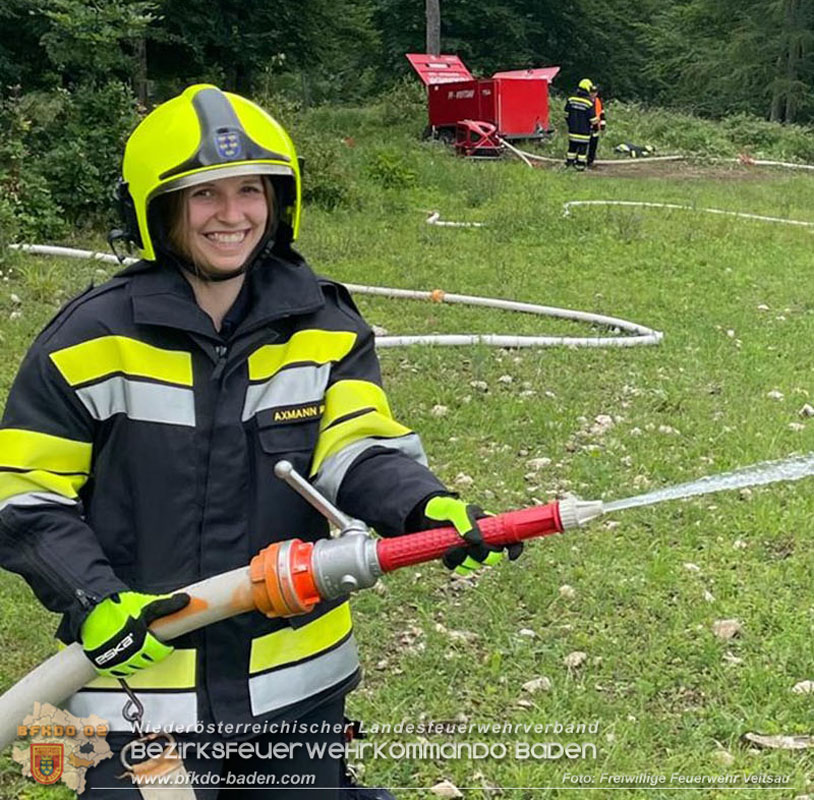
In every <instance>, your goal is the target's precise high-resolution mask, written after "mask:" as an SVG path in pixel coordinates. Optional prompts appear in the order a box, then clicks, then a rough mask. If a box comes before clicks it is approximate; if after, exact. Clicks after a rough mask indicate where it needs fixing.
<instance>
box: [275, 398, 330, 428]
mask: <svg viewBox="0 0 814 800" xmlns="http://www.w3.org/2000/svg"><path fill="white" fill-rule="evenodd" d="M270 411H271V424H272V425H286V424H288V423H290V422H302V421H303V420H308V419H317V418H319V417H321V416H322V413H323V412H324V411H325V403H322V402H319V403H304V404H301V405H297V406H278V407H277V408H272V409H270Z"/></svg>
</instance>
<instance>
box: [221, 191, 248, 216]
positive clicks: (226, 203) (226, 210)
mask: <svg viewBox="0 0 814 800" xmlns="http://www.w3.org/2000/svg"><path fill="white" fill-rule="evenodd" d="M218 216H219V217H220V219H222V220H223V221H224V222H240V221H241V220H242V219H243V211H242V209H241V205H240V197H239V196H238V195H225V196H224V197H222V198H221V202H220V208H219V209H218Z"/></svg>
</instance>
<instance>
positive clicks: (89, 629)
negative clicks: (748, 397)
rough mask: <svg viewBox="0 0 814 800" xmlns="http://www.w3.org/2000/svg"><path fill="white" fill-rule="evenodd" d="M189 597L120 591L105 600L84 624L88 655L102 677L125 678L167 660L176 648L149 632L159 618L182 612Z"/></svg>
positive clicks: (84, 639)
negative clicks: (149, 626) (148, 628)
mask: <svg viewBox="0 0 814 800" xmlns="http://www.w3.org/2000/svg"><path fill="white" fill-rule="evenodd" d="M189 599H190V598H189V595H188V594H186V593H184V592H177V593H176V594H172V595H166V594H139V593H138V592H120V593H119V594H112V595H110V597H106V598H105V599H104V600H102V601H101V602H100V603H99V605H97V606H96V607H95V608H94V609H93V610H92V611H91V612H90V614H88V616H87V618H86V619H85V621H84V622H83V623H82V629H81V637H82V646H83V648H84V649H85V655H86V656H87V657H88V658H89V659H90V660H91V663H92V664H93V666H94V667H95V668H96V671H97V672H98V673H99V674H100V675H104V676H105V677H107V678H126V677H127V676H128V675H133V674H134V673H135V672H136V671H137V670H140V669H144V667H149V666H151V665H152V664H156V663H158V662H159V661H161V660H162V659H164V658H166V657H167V656H168V655H169V654H170V653H171V652H172V651H173V648H172V647H170V646H169V645H167V644H164V642H162V641H161V640H160V639H159V638H158V637H157V636H155V635H154V634H152V633H150V631H149V630H147V627H148V625H149V624H150V623H151V622H152V621H153V620H156V619H158V618H159V617H165V616H167V614H173V613H175V612H176V611H180V610H181V609H182V608H184V607H185V606H186V605H188V604H189Z"/></svg>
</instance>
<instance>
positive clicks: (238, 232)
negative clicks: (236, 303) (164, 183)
mask: <svg viewBox="0 0 814 800" xmlns="http://www.w3.org/2000/svg"><path fill="white" fill-rule="evenodd" d="M184 200H185V204H184V205H185V211H186V222H187V225H186V237H185V239H186V241H185V242H184V244H185V245H186V247H185V249H186V251H187V252H186V255H188V256H189V257H190V258H191V260H192V261H193V263H194V264H196V265H197V266H198V267H199V268H203V269H204V270H206V271H209V272H210V273H212V274H213V275H217V274H219V273H229V272H233V271H234V270H236V269H240V267H242V266H243V265H244V263H245V262H246V259H247V258H248V257H249V255H250V254H251V253H252V251H253V250H254V249H255V247H257V245H258V243H259V242H260V240H261V239H262V238H263V234H264V233H265V232H266V226H267V224H268V219H269V214H270V212H271V209H270V208H269V200H268V199H267V195H266V190H265V187H264V185H263V179H262V178H261V177H260V176H259V175H246V176H241V177H232V178H221V179H220V180H215V181H211V182H210V183H202V184H198V185H197V186H193V187H191V188H189V189H187V190H185V197H184Z"/></svg>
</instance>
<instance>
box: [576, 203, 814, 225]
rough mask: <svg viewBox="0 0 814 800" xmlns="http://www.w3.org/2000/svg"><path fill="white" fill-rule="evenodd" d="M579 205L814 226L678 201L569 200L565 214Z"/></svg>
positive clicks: (795, 220)
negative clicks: (673, 210)
mask: <svg viewBox="0 0 814 800" xmlns="http://www.w3.org/2000/svg"><path fill="white" fill-rule="evenodd" d="M577 206H627V207H630V208H671V209H677V210H679V211H703V212H704V213H706V214H720V215H723V216H727V217H739V218H740V219H755V220H758V221H759V222H777V223H780V224H781V225H797V226H800V227H805V228H814V222H805V221H804V220H799V219H785V218H784V217H767V216H764V215H763V214H747V213H746V212H744V211H726V210H724V209H722V208H698V207H696V206H687V205H678V204H676V203H646V202H641V201H638V200H569V201H568V202H567V203H563V206H562V209H563V216H566V217H568V216H570V214H571V209H572V208H575V207H577Z"/></svg>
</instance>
